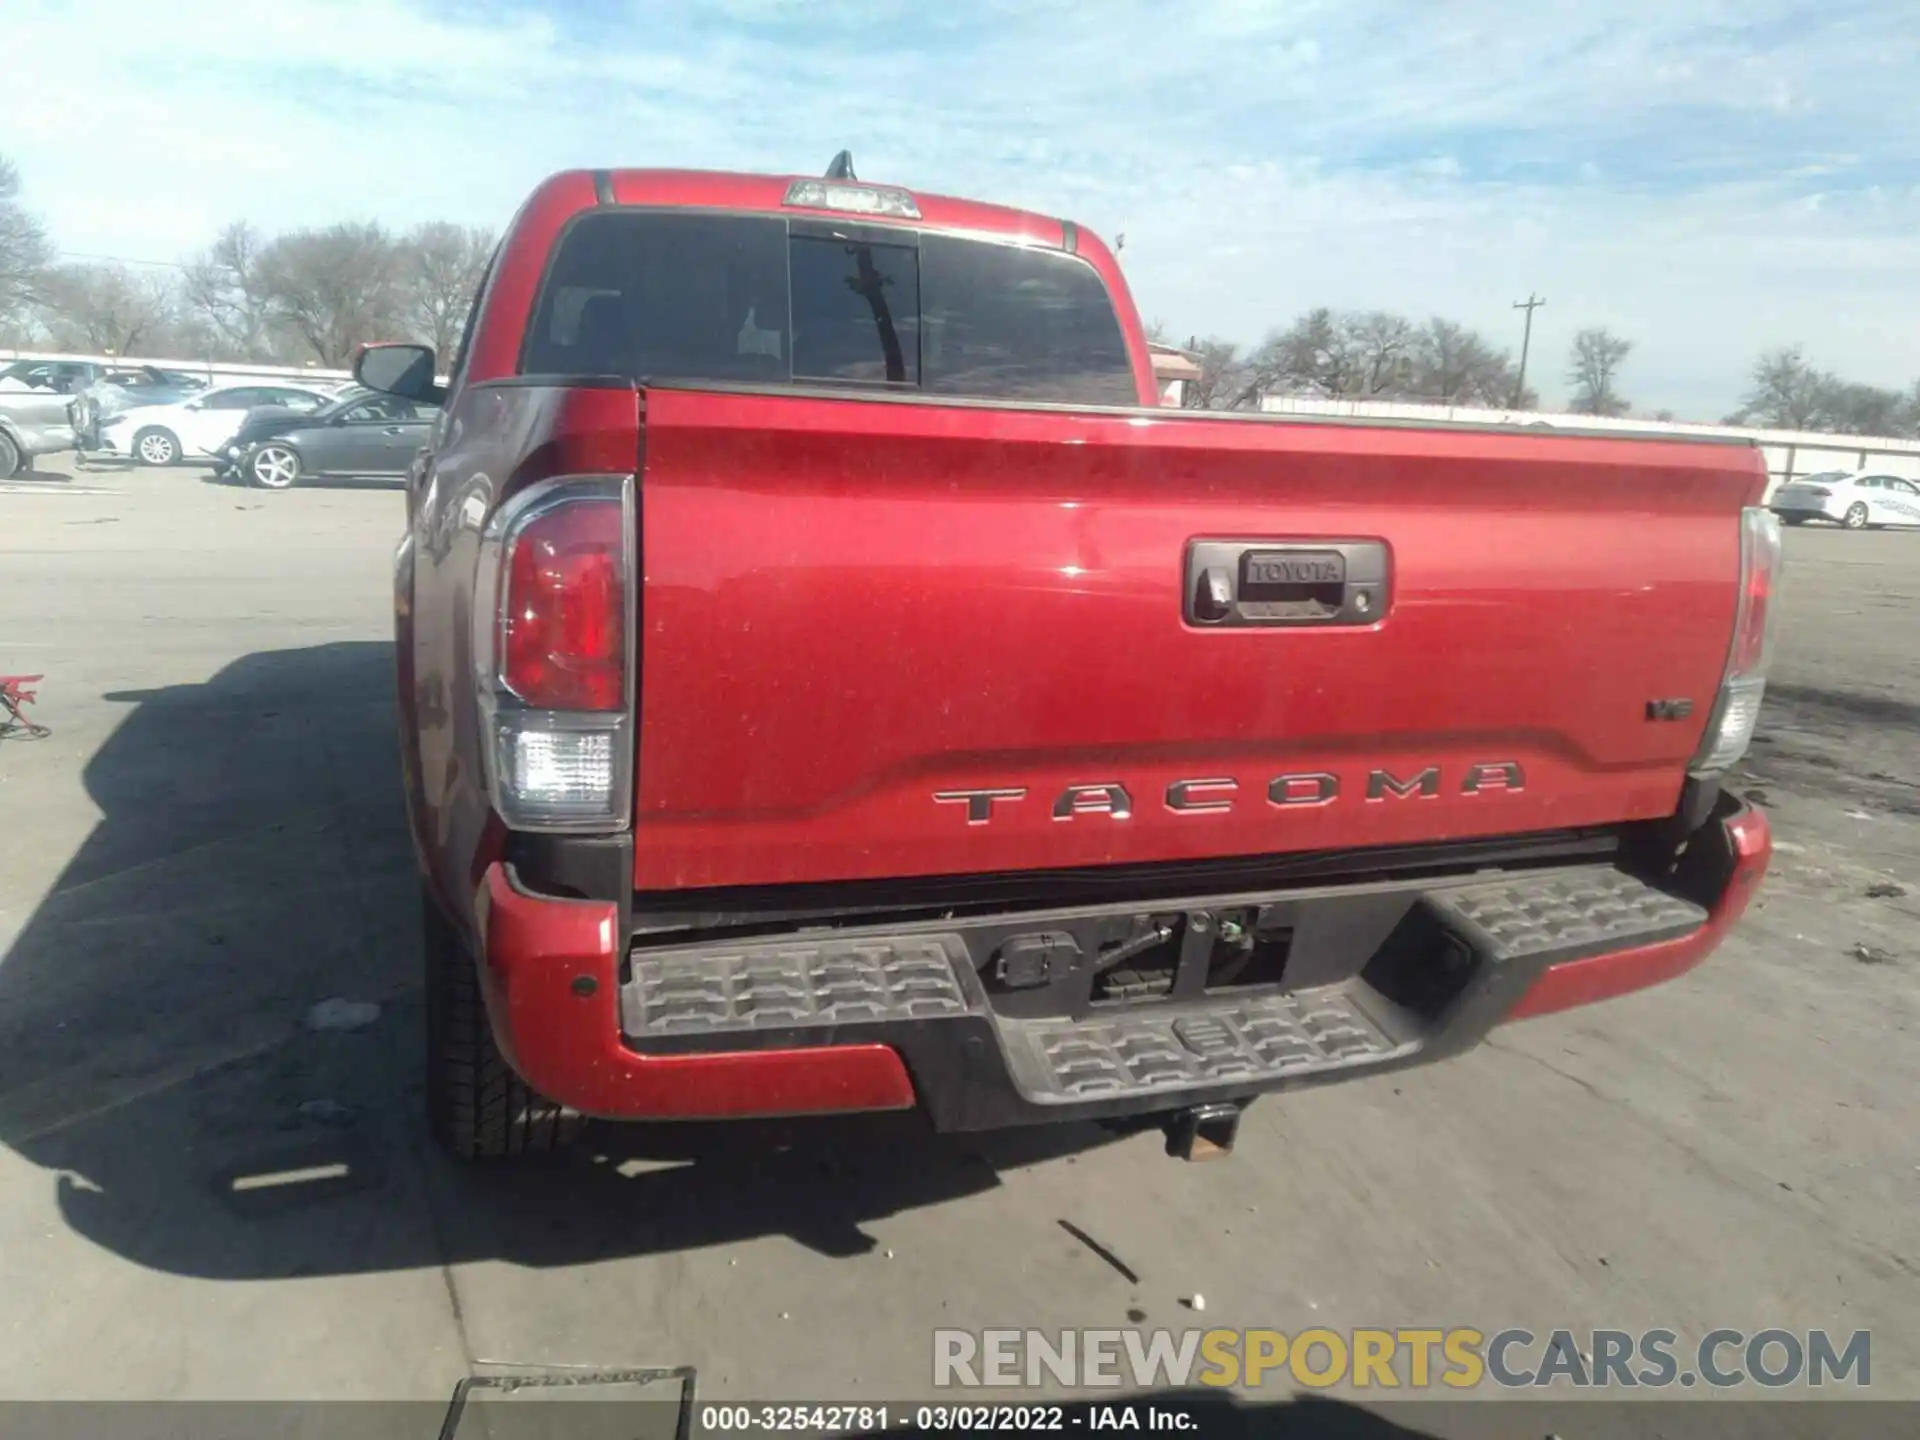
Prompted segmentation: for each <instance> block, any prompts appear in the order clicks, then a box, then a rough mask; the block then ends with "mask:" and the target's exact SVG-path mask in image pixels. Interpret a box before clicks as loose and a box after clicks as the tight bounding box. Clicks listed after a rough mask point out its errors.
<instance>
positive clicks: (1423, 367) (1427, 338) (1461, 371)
mask: <svg viewBox="0 0 1920 1440" xmlns="http://www.w3.org/2000/svg"><path fill="white" fill-rule="evenodd" d="M1513 380H1514V373H1513V360H1512V358H1511V357H1510V356H1509V355H1508V354H1507V352H1506V351H1504V350H1496V349H1494V348H1493V346H1491V345H1489V344H1488V343H1487V342H1486V340H1485V339H1483V338H1482V337H1481V336H1480V335H1479V334H1478V333H1477V332H1475V331H1472V330H1469V329H1467V327H1466V326H1464V325H1459V324H1456V323H1455V322H1453V321H1451V320H1445V319H1442V318H1441V317H1440V316H1438V315H1436V316H1434V318H1433V319H1431V320H1429V321H1428V322H1427V323H1426V325H1425V326H1423V327H1422V328H1421V330H1420V332H1419V335H1418V336H1417V338H1416V342H1415V346H1414V366H1413V378H1412V385H1411V392H1410V393H1411V394H1412V396H1413V397H1414V398H1417V399H1420V400H1432V401H1436V402H1438V403H1440V404H1443V405H1486V406H1493V407H1496V408H1504V407H1505V406H1506V405H1507V404H1508V402H1509V401H1510V400H1511V399H1512V398H1513ZM1535 398H1537V397H1533V396H1532V393H1531V392H1528V396H1527V397H1524V398H1523V399H1522V402H1521V403H1522V406H1523V407H1524V406H1525V405H1527V404H1529V403H1531V402H1532V400H1534V399H1535Z"/></svg>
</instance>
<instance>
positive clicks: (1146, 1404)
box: [697, 1400, 1200, 1435]
mask: <svg viewBox="0 0 1920 1440" xmlns="http://www.w3.org/2000/svg"><path fill="white" fill-rule="evenodd" d="M698 1422H699V1423H698V1427H697V1433H700V1434H703V1435H726V1434H736V1435H845V1434H854V1435H872V1434H882V1433H891V1434H903V1433H905V1434H911V1433H921V1434H942V1433H947V1432H966V1433H978V1432H982V1431H986V1432H996V1433H1009V1434H1010V1433H1015V1432H1042V1433H1043V1432H1066V1431H1069V1430H1089V1431H1104V1430H1143V1431H1144V1430H1151V1431H1157V1432H1160V1433H1164V1434H1174V1433H1183V1432H1184V1433H1192V1432H1195V1431H1198V1430H1199V1428H1200V1417H1199V1416H1198V1415H1197V1414H1195V1413H1194V1411H1193V1409H1192V1408H1191V1407H1188V1406H1184V1405H1179V1404H1169V1403H1165V1402H1161V1401H1151V1400H1116V1401H1113V1402H1111V1403H1103V1404H1094V1405H1079V1406H1074V1407H1073V1408H1072V1409H1069V1408H1068V1407H1067V1406H1064V1405H1053V1404H1037V1405H989V1404H979V1405H969V1404H937V1405H901V1404H890V1405H829V1404H821V1405H703V1406H701V1407H700V1410H699V1412H698Z"/></svg>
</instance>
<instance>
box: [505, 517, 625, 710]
mask: <svg viewBox="0 0 1920 1440" xmlns="http://www.w3.org/2000/svg"><path fill="white" fill-rule="evenodd" d="M624 512H625V507H624V506H623V505H622V504H621V503H620V498H619V497H618V496H617V495H616V496H599V495H585V496H580V497H567V498H564V499H562V500H560V501H558V502H557V503H556V504H554V505H553V507H552V508H551V509H548V510H544V511H541V512H540V513H538V514H536V515H534V516H533V517H532V518H531V519H530V520H528V521H527V522H526V523H525V524H524V525H522V526H521V527H520V528H519V530H518V531H517V532H516V533H515V535H514V537H513V541H512V546H511V549H510V551H509V554H508V558H507V585H506V594H505V598H504V602H503V603H502V604H501V606H500V679H501V681H502V683H503V684H505V685H506V687H507V689H509V690H511V691H512V692H513V693H514V694H515V695H517V696H519V697H520V699H521V700H522V701H524V702H525V703H526V704H528V705H532V706H535V707H536V708H538V709H542V710H621V709H624V708H626V699H627V694H626V685H627V666H626V658H627V599H626V578H625V569H626V559H625V556H626V537H625V535H623V534H622V533H621V532H622V531H623V530H624V529H625V525H626V515H625V513H624Z"/></svg>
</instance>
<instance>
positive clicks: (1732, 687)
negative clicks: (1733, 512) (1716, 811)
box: [1693, 508, 1780, 773]
mask: <svg viewBox="0 0 1920 1440" xmlns="http://www.w3.org/2000/svg"><path fill="white" fill-rule="evenodd" d="M1779 579H1780V522H1779V520H1778V519H1776V518H1775V517H1774V515H1773V512H1772V511H1770V510H1764V509H1758V508H1755V509H1748V510H1743V511H1742V512H1741V514H1740V603H1739V607H1738V609H1737V611H1736V612H1735V615H1734V622H1733V644H1732V646H1731V648H1730V649H1729V650H1728V652H1727V668H1726V673H1725V675H1723V676H1722V678H1721V681H1720V696H1719V699H1718V700H1717V701H1716V702H1715V704H1714V707H1713V718H1712V720H1711V722H1710V723H1709V724H1708V726H1707V733H1706V736H1705V738H1704V739H1703V740H1702V741H1701V747H1700V755H1699V757H1698V758H1697V759H1696V761H1695V762H1694V767H1693V768H1694V769H1695V770H1696V771H1698V772H1702V773H1717V772H1719V771H1722V770H1726V769H1728V768H1730V767H1731V766H1733V765H1735V764H1737V763H1738V762H1739V760H1740V757H1741V756H1743V755H1745V754H1746V753H1747V746H1748V745H1749V744H1750V743H1751V742H1752V740H1753V730H1754V726H1755V725H1756V724H1758V723H1759V720H1760V702H1761V699H1762V698H1763V697H1764V695H1765V694H1766V688H1767V661H1768V659H1769V658H1770V656H1771V652H1772V649H1773V594H1774V590H1775V588H1776V586H1777V585H1778V583H1779Z"/></svg>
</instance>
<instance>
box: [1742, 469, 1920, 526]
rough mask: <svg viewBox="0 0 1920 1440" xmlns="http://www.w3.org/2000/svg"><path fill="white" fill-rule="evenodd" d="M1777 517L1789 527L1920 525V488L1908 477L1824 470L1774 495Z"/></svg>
mask: <svg viewBox="0 0 1920 1440" xmlns="http://www.w3.org/2000/svg"><path fill="white" fill-rule="evenodd" d="M1773 513H1774V514H1776V515H1778V516H1779V517H1780V518H1781V519H1782V520H1784V521H1786V523H1787V524H1789V525H1800V524H1804V523H1805V522H1806V521H1808V520H1831V521H1832V522H1833V523H1834V524H1836V525H1844V526H1846V528H1847V529H1849V530H1871V529H1878V528H1879V527H1880V526H1882V525H1920V484H1916V483H1915V482H1914V481H1912V480H1909V479H1907V478H1906V477H1905V476H1904V475H1883V474H1876V473H1874V472H1872V471H1866V470H1824V471H1822V472H1820V473H1819V474H1817V475H1808V476H1806V477H1805V478H1804V479H1800V480H1789V481H1788V482H1787V483H1786V484H1784V485H1782V486H1781V487H1780V488H1779V489H1778V490H1776V491H1774V492H1773Z"/></svg>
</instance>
